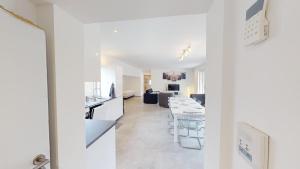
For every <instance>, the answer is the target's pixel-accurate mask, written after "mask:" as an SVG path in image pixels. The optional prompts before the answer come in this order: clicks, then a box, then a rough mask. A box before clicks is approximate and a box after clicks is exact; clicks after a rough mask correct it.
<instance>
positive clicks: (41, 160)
mask: <svg viewBox="0 0 300 169" xmlns="http://www.w3.org/2000/svg"><path fill="white" fill-rule="evenodd" d="M49 162H50V160H49V159H46V156H45V155H43V154H40V155H38V156H36V157H35V158H34V159H33V162H32V164H33V165H35V167H33V169H46V168H45V165H47V164H48V163H49Z"/></svg>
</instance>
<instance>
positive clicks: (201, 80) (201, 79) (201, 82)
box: [197, 71, 205, 94]
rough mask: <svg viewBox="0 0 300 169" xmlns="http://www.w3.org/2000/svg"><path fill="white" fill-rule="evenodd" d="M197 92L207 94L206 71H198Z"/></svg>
mask: <svg viewBox="0 0 300 169" xmlns="http://www.w3.org/2000/svg"><path fill="white" fill-rule="evenodd" d="M197 93H198V94H205V73H204V72H200V71H198V72H197Z"/></svg>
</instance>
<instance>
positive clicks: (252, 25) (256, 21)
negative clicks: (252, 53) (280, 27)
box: [244, 0, 269, 45]
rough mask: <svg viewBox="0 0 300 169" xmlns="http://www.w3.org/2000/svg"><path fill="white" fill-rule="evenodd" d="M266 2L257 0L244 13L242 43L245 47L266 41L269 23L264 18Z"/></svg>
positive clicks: (265, 0)
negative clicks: (243, 42)
mask: <svg viewBox="0 0 300 169" xmlns="http://www.w3.org/2000/svg"><path fill="white" fill-rule="evenodd" d="M267 4H268V2H267V0H257V1H256V2H255V3H254V4H252V5H251V6H250V7H249V8H248V9H247V11H246V23H245V30H244V41H245V44H246V45H251V44H255V43H258V42H261V41H263V40H266V39H267V38H268V36H269V22H268V20H267V17H266V10H267Z"/></svg>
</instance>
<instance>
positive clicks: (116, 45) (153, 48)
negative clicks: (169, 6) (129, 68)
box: [100, 14, 206, 69]
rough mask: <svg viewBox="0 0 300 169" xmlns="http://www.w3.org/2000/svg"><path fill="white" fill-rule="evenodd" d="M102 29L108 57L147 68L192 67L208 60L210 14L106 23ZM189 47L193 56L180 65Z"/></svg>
mask: <svg viewBox="0 0 300 169" xmlns="http://www.w3.org/2000/svg"><path fill="white" fill-rule="evenodd" d="M100 27H101V37H100V38H101V55H103V56H105V57H114V58H117V59H120V60H123V61H125V62H127V63H129V64H131V65H134V66H137V67H140V68H143V69H151V68H192V67H194V66H197V65H200V64H203V63H204V62H205V61H206V14H200V15H185V16H173V17H162V18H152V19H141V20H130V21H119V22H106V23H101V26H100ZM115 29H117V30H118V32H117V33H115V32H114V30H115ZM189 44H191V46H192V52H191V55H189V56H187V57H186V58H185V59H184V60H183V61H182V62H179V60H178V58H177V57H178V56H179V55H180V53H181V52H182V50H183V49H184V48H186V47H187V46H188V45H189Z"/></svg>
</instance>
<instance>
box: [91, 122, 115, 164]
mask: <svg viewBox="0 0 300 169" xmlns="http://www.w3.org/2000/svg"><path fill="white" fill-rule="evenodd" d="M115 124H116V122H115V121H107V120H86V121H85V132H86V133H85V135H86V136H85V139H86V157H87V159H86V160H87V169H102V168H103V169H116V133H115Z"/></svg>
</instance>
